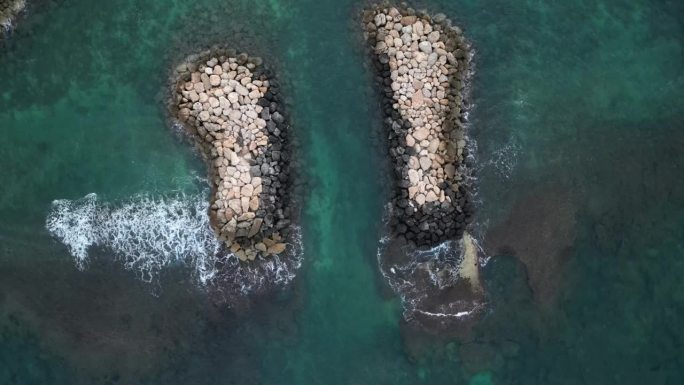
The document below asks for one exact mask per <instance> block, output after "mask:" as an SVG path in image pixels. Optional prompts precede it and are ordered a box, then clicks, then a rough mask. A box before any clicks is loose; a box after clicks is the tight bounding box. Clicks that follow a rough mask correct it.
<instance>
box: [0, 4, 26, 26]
mask: <svg viewBox="0 0 684 385" xmlns="http://www.w3.org/2000/svg"><path fill="white" fill-rule="evenodd" d="M25 6H26V2H25V1H24V0H0V28H2V29H9V28H10V27H11V26H12V21H13V20H14V18H15V17H16V16H17V14H18V13H19V12H21V11H22V10H23V9H24V7H25Z"/></svg>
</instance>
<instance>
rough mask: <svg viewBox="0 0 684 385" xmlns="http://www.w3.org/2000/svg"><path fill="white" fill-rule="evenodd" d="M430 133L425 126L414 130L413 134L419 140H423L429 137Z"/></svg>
mask: <svg viewBox="0 0 684 385" xmlns="http://www.w3.org/2000/svg"><path fill="white" fill-rule="evenodd" d="M429 135H430V131H429V130H428V129H427V128H425V127H419V128H417V129H415V130H414V131H413V134H412V136H413V137H414V138H415V139H416V140H417V141H422V140H425V139H427V138H428V136H429Z"/></svg>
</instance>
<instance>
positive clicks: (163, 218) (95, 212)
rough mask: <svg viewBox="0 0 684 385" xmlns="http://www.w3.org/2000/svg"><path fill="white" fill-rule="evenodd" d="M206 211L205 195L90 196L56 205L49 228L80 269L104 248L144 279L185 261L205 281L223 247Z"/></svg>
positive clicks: (152, 277)
mask: <svg viewBox="0 0 684 385" xmlns="http://www.w3.org/2000/svg"><path fill="white" fill-rule="evenodd" d="M207 208H208V203H207V200H206V198H205V197H203V196H201V195H194V196H186V195H178V196H173V197H163V198H154V197H150V196H148V195H137V196H135V197H133V198H131V199H129V200H127V201H125V202H123V203H122V204H118V205H114V204H110V203H107V202H101V201H100V200H99V199H98V196H97V194H88V195H86V196H85V197H83V198H81V199H78V200H73V201H72V200H66V199H61V200H56V201H54V202H52V210H51V212H50V214H49V215H48V217H47V221H46V227H47V229H48V231H49V232H50V233H51V234H52V235H53V236H55V237H57V238H58V239H59V240H60V241H61V242H62V243H64V244H65V245H66V246H67V247H68V249H69V251H70V253H71V254H72V255H73V256H74V258H75V262H76V265H77V266H78V267H79V268H81V269H83V268H84V267H86V265H87V263H88V260H89V250H90V249H91V248H93V247H104V248H107V249H109V250H111V251H112V252H113V253H114V254H115V255H116V257H117V258H118V259H120V260H121V261H122V262H123V263H124V266H125V267H126V268H127V269H131V270H135V271H138V272H139V273H140V275H141V278H142V279H143V280H144V281H147V282H150V281H152V280H153V279H154V278H155V277H156V276H157V274H158V273H159V271H160V270H161V269H163V268H164V267H167V266H169V265H173V264H178V263H185V264H188V265H190V266H192V267H193V268H194V270H195V272H196V273H197V277H198V279H199V280H200V281H201V282H202V283H206V282H208V281H209V280H211V278H212V277H213V276H214V275H215V273H216V269H215V266H214V265H215V260H214V259H215V258H214V256H215V255H216V253H217V252H218V251H219V248H220V243H219V241H218V240H217V239H216V237H215V235H214V232H213V230H212V229H211V226H210V224H209V217H208V215H207Z"/></svg>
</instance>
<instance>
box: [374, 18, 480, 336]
mask: <svg viewBox="0 0 684 385" xmlns="http://www.w3.org/2000/svg"><path fill="white" fill-rule="evenodd" d="M362 18H363V25H364V37H365V39H366V43H367V46H368V49H369V51H370V57H371V59H372V66H373V67H374V70H375V74H376V83H377V84H376V86H377V89H378V91H380V93H381V96H382V109H383V115H384V122H383V130H382V134H383V135H382V137H383V138H387V140H386V141H385V142H383V146H386V147H387V149H388V152H389V155H390V159H391V161H392V166H393V169H394V172H393V179H394V183H393V184H392V185H393V186H394V187H393V194H392V199H391V203H390V205H389V208H390V210H389V230H390V234H389V236H387V237H385V238H384V239H383V241H382V242H381V245H380V248H379V250H378V263H379V267H380V272H381V273H382V275H383V277H384V278H385V279H386V280H387V282H388V284H389V286H391V288H392V289H393V290H394V292H396V293H397V294H398V295H399V296H401V299H402V303H403V306H404V318H405V319H406V320H407V321H408V322H407V324H406V325H407V328H406V329H405V330H407V331H408V332H409V334H411V333H410V330H411V329H412V327H413V326H418V329H417V330H419V331H420V332H421V333H422V332H423V331H428V332H431V333H439V334H444V333H446V334H462V333H467V331H468V330H469V328H470V327H471V326H472V325H474V323H475V321H476V320H477V319H478V317H477V315H478V314H482V309H484V305H485V292H484V289H483V287H482V285H481V279H480V270H479V266H480V257H481V255H482V254H481V251H480V248H479V247H478V245H477V242H476V241H475V239H474V238H473V237H472V236H471V235H470V234H469V232H468V231H467V229H468V226H469V224H470V223H471V221H472V219H473V206H472V204H471V200H470V190H471V186H469V185H468V183H469V181H470V180H472V178H471V177H470V172H471V168H470V167H468V163H470V161H469V160H468V148H467V142H468V138H467V136H466V125H465V122H466V119H465V112H466V110H467V107H468V103H467V101H466V97H467V92H466V91H467V87H466V84H467V80H468V76H469V64H470V46H469V44H468V43H467V41H466V40H465V38H464V37H463V34H462V32H461V30H460V29H459V28H458V27H456V26H453V25H452V24H451V22H450V21H449V20H448V19H447V18H446V16H444V15H442V14H435V15H434V16H431V15H430V14H428V13H427V12H425V11H416V10H414V9H412V8H409V7H406V6H401V7H390V6H382V5H381V6H377V7H374V8H372V9H368V10H366V11H364V13H363V15H362ZM383 141H384V139H383Z"/></svg>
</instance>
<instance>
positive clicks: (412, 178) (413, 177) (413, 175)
mask: <svg viewBox="0 0 684 385" xmlns="http://www.w3.org/2000/svg"><path fill="white" fill-rule="evenodd" d="M408 177H409V182H411V184H412V185H415V184H418V182H419V181H420V173H418V171H416V170H413V169H411V170H408Z"/></svg>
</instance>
